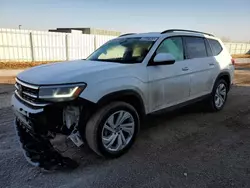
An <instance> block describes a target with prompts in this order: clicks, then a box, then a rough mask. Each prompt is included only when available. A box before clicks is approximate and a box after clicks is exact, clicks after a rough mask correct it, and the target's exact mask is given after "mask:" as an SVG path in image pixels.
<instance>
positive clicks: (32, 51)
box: [30, 32, 35, 61]
mask: <svg viewBox="0 0 250 188" xmlns="http://www.w3.org/2000/svg"><path fill="white" fill-rule="evenodd" d="M30 55H31V61H35V57H34V46H33V37H32V32H30Z"/></svg>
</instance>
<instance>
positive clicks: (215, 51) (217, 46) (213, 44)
mask: <svg viewBox="0 0 250 188" xmlns="http://www.w3.org/2000/svg"><path fill="white" fill-rule="evenodd" d="M208 42H209V44H210V46H211V48H212V50H213V54H214V55H218V54H219V53H220V52H221V51H222V47H221V45H220V43H219V42H218V41H217V40H213V39H208Z"/></svg>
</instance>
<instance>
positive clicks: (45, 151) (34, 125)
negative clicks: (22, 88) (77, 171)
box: [12, 94, 81, 170]
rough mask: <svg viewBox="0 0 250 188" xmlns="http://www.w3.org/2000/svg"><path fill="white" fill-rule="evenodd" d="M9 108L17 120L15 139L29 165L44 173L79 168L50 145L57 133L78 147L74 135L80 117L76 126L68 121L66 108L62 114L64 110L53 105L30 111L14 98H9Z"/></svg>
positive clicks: (75, 135) (77, 139) (76, 134)
mask: <svg viewBox="0 0 250 188" xmlns="http://www.w3.org/2000/svg"><path fill="white" fill-rule="evenodd" d="M12 107H13V110H14V113H15V116H16V118H15V128H16V131H17V135H18V137H19V141H20V144H21V146H22V148H23V151H24V155H25V157H26V159H27V160H28V162H30V163H31V164H32V165H35V166H39V167H41V168H44V169H46V170H52V169H60V168H71V169H72V168H76V167H77V166H78V164H77V162H75V161H73V160H72V159H70V158H68V157H64V156H62V155H61V154H60V153H59V152H58V151H57V150H56V149H55V148H54V147H53V146H52V144H51V142H50V139H53V138H54V137H55V135H56V134H57V133H61V134H64V135H67V136H69V137H70V138H71V139H72V140H73V141H74V140H75V142H74V143H75V144H76V145H77V143H78V145H81V138H80V137H79V134H78V131H77V124H78V122H79V117H78V122H74V121H71V120H72V119H70V118H67V116H66V115H67V112H68V111H70V109H69V108H68V109H66V110H65V111H64V107H62V106H55V105H54V106H53V105H48V106H44V107H32V106H29V105H28V104H25V103H24V102H23V101H22V100H21V99H20V98H19V97H18V96H17V95H16V94H14V95H13V96H12ZM78 109H80V108H78ZM71 110H72V108H71ZM65 113H66V114H65ZM76 116H80V114H76ZM70 117H72V114H71V116H70ZM70 123H72V125H70Z"/></svg>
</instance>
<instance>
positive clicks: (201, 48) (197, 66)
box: [184, 36, 215, 99]
mask: <svg viewBox="0 0 250 188" xmlns="http://www.w3.org/2000/svg"><path fill="white" fill-rule="evenodd" d="M184 41H185V52H186V58H187V60H186V61H187V64H188V67H189V69H190V99H194V98H197V97H200V96H203V95H206V94H208V93H210V92H211V86H212V84H213V79H212V78H213V77H212V75H211V69H213V68H214V66H215V63H214V58H213V56H212V52H211V49H210V48H207V41H206V39H205V38H203V37H191V36H188V37H184Z"/></svg>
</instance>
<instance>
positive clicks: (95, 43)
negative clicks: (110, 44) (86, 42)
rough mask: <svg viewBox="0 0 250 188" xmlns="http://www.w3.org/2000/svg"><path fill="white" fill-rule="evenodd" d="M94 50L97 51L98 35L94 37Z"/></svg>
mask: <svg viewBox="0 0 250 188" xmlns="http://www.w3.org/2000/svg"><path fill="white" fill-rule="evenodd" d="M94 50H96V35H94Z"/></svg>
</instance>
